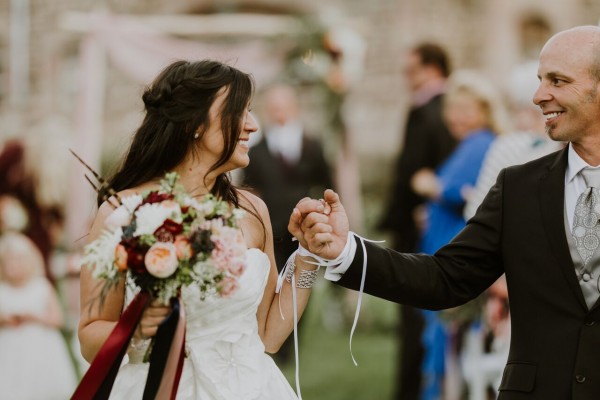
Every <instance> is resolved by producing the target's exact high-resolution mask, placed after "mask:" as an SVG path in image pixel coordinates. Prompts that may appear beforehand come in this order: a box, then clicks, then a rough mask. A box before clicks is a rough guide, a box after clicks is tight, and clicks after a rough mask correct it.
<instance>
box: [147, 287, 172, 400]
mask: <svg viewBox="0 0 600 400" xmlns="http://www.w3.org/2000/svg"><path fill="white" fill-rule="evenodd" d="M171 307H172V311H171V313H170V314H169V316H167V318H165V320H164V321H163V322H162V323H161V324H160V325H159V327H158V330H157V331H156V336H154V340H153V346H152V353H151V354H150V367H149V370H148V377H147V379H146V386H145V388H144V396H143V397H142V399H143V400H154V399H155V398H156V393H157V392H158V389H159V386H160V382H161V380H162V376H163V372H164V370H165V364H166V362H167V358H168V356H169V351H170V350H171V344H172V342H173V338H174V336H175V331H176V329H177V323H178V322H179V315H180V304H179V299H178V298H176V297H174V298H172V299H171Z"/></svg>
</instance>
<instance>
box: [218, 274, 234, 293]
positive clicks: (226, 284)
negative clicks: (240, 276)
mask: <svg viewBox="0 0 600 400" xmlns="http://www.w3.org/2000/svg"><path fill="white" fill-rule="evenodd" d="M218 288H219V293H221V296H222V297H229V296H231V295H232V294H233V293H234V292H235V291H236V290H237V288H238V282H237V279H235V278H232V277H230V276H226V277H224V278H223V280H222V281H221V282H219V286H218Z"/></svg>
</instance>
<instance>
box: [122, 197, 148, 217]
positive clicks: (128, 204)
mask: <svg viewBox="0 0 600 400" xmlns="http://www.w3.org/2000/svg"><path fill="white" fill-rule="evenodd" d="M143 200H144V199H143V198H142V196H141V195H139V194H134V195H132V196H127V197H123V198H122V199H121V203H122V204H123V205H124V206H125V208H127V210H129V213H133V211H134V210H135V209H136V208H137V206H139V205H140V204H142V201H143Z"/></svg>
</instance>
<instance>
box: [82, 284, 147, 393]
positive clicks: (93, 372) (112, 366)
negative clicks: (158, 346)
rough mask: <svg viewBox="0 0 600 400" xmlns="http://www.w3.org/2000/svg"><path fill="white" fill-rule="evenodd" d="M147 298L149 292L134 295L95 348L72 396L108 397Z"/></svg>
mask: <svg viewBox="0 0 600 400" xmlns="http://www.w3.org/2000/svg"><path fill="white" fill-rule="evenodd" d="M149 302H150V294H149V293H147V292H140V293H138V295H137V296H135V298H134V299H133V301H132V302H131V303H130V304H129V306H128V307H127V309H126V310H125V311H124V312H123V315H121V318H120V319H119V322H117V325H116V326H115V327H114V329H113V330H112V332H111V333H110V335H109V336H108V339H106V342H104V344H103V345H102V347H101V348H100V350H99V351H98V354H97V355H96V357H95V358H94V361H92V364H91V365H90V367H89V369H88V370H87V372H86V373H85V375H84V376H83V379H82V380H81V382H80V383H79V386H77V389H75V392H74V393H73V396H72V397H71V400H90V399H93V400H105V399H108V396H109V395H110V391H111V389H112V386H113V383H114V381H115V378H116V376H117V372H118V371H119V367H120V366H121V361H122V360H123V357H124V356H125V352H126V351H127V347H128V346H129V340H130V339H131V337H132V336H133V332H134V331H135V328H136V326H137V324H138V322H139V321H140V318H141V317H142V313H143V312H144V309H145V308H146V306H147V305H148V303H149Z"/></svg>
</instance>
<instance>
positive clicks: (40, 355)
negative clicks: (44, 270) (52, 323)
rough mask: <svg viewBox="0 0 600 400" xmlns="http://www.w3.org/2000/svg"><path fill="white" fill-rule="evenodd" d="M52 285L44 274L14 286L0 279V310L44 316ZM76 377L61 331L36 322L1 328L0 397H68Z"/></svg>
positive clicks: (57, 399) (59, 399) (56, 399)
mask: <svg viewBox="0 0 600 400" xmlns="http://www.w3.org/2000/svg"><path fill="white" fill-rule="evenodd" d="M53 290H54V288H53V287H52V286H51V285H50V283H49V282H48V281H47V280H46V278H43V277H36V278H33V279H32V280H31V281H30V282H28V283H26V284H25V285H23V286H19V287H15V286H11V285H9V284H8V283H6V282H1V281H0V314H2V315H4V316H10V315H23V314H31V315H37V316H40V317H42V316H44V314H45V313H46V308H47V307H48V301H49V299H50V296H52V295H53V293H52V291H53ZM76 385H77V378H76V375H75V369H74V367H73V363H72V362H71V359H70V357H69V353H68V349H67V345H66V343H65V340H64V339H63V337H62V335H61V333H60V331H59V330H58V329H57V328H51V327H49V326H45V325H42V324H39V323H34V322H27V323H23V324H22V325H19V326H14V327H9V326H3V327H1V328H0V399H7V400H8V399H10V400H39V399H45V400H64V399H68V398H69V397H70V396H71V394H72V393H73V390H75V386H76Z"/></svg>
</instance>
